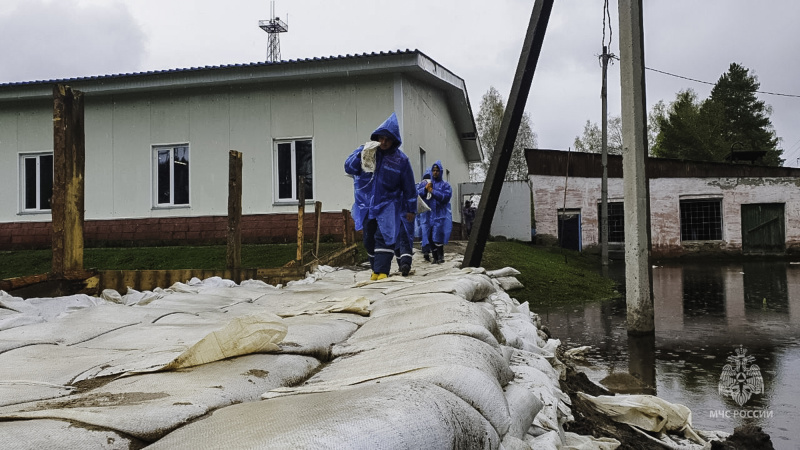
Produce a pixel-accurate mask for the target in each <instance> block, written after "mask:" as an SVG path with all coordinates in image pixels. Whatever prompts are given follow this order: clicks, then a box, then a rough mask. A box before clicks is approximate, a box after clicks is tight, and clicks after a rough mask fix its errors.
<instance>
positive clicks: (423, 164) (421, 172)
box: [419, 147, 428, 179]
mask: <svg viewBox="0 0 800 450" xmlns="http://www.w3.org/2000/svg"><path fill="white" fill-rule="evenodd" d="M427 169H428V167H427V163H426V162H425V150H424V149H423V148H422V147H420V148H419V177H420V179H422V176H423V175H425V171H426V170H427Z"/></svg>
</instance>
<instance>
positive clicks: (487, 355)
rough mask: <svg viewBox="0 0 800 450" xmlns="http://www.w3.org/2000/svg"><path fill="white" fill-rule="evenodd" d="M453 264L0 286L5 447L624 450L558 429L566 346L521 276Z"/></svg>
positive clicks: (418, 262) (565, 408) (0, 403)
mask: <svg viewBox="0 0 800 450" xmlns="http://www.w3.org/2000/svg"><path fill="white" fill-rule="evenodd" d="M459 262H460V256H458V255H451V254H449V255H447V263H446V264H443V265H430V264H426V263H425V262H423V260H422V258H421V257H420V255H415V259H414V265H413V273H412V274H411V275H410V276H409V277H400V276H392V277H389V278H387V279H384V280H380V281H369V275H370V272H369V271H368V270H364V271H357V270H355V271H354V270H350V269H338V268H333V267H329V266H319V267H317V269H316V270H315V271H314V272H313V273H309V274H308V275H307V276H306V278H304V279H302V280H298V281H292V282H289V283H287V284H286V285H285V286H284V285H277V286H272V285H268V284H266V283H264V282H263V281H254V280H247V281H243V282H241V283H239V284H237V283H235V282H233V281H231V280H226V279H222V278H218V277H212V278H208V279H205V280H199V279H197V278H194V279H192V280H189V281H188V282H186V283H175V284H173V285H172V286H170V287H169V288H165V289H161V288H156V289H154V290H153V291H144V292H140V291H135V290H133V289H128V290H127V292H126V293H125V294H124V295H123V294H121V293H120V292H117V291H115V290H106V291H104V292H103V294H102V295H101V296H100V297H88V296H84V295H78V296H70V297H60V298H41V299H29V300H22V299H19V298H15V297H12V296H9V295H8V294H6V293H4V292H1V291H0V435H3V436H9V439H10V441H9V442H13V447H14V448H20V449H37V450H38V449H40V448H43V447H49V446H52V445H55V444H56V443H58V444H59V445H60V444H67V446H70V447H80V448H88V449H91V448H136V447H141V446H147V448H153V449H158V448H169V449H176V448H187V449H188V448H191V449H202V448H209V449H212V448H364V449H374V448H389V449H418V448H447V449H451V448H464V449H477V448H486V449H497V448H504V449H530V448H557V447H558V446H560V445H563V444H565V443H568V442H572V443H575V442H582V443H583V444H581V445H589V446H594V447H595V448H614V446H615V445H619V443H616V442H615V441H614V440H613V439H611V440H609V439H605V440H598V439H595V438H592V437H590V436H577V435H572V434H571V433H565V432H564V430H563V424H564V423H565V422H567V421H569V420H572V417H571V411H570V399H569V397H568V396H567V395H566V394H564V393H563V392H561V390H560V388H559V380H560V379H562V378H563V377H564V366H563V364H562V363H561V362H560V361H559V360H558V358H557V357H556V356H555V350H556V348H557V347H558V346H559V344H560V342H559V341H558V340H554V339H548V338H547V337H546V336H545V335H544V333H542V332H541V331H540V330H539V328H540V323H539V319H538V316H536V315H535V314H532V313H531V312H530V311H529V310H528V306H527V305H526V304H522V305H520V304H519V302H517V301H516V300H515V299H514V298H512V297H511V296H510V295H509V294H508V293H507V292H506V290H504V288H503V286H516V284H515V283H514V282H515V281H516V279H515V278H514V276H515V275H517V274H518V272H516V271H515V270H514V269H512V268H506V269H503V270H500V271H493V272H487V271H485V270H483V269H480V268H478V269H473V268H465V269H459V268H458V266H459ZM517 283H518V282H517ZM37 430H46V434H41V433H38V432H37Z"/></svg>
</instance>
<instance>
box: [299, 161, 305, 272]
mask: <svg viewBox="0 0 800 450" xmlns="http://www.w3.org/2000/svg"><path fill="white" fill-rule="evenodd" d="M297 197H298V202H299V203H298V205H297V262H299V263H300V265H301V266H302V265H303V216H304V215H305V212H306V177H304V176H302V175H301V176H299V177H297Z"/></svg>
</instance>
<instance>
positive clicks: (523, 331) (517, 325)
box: [498, 312, 546, 348]
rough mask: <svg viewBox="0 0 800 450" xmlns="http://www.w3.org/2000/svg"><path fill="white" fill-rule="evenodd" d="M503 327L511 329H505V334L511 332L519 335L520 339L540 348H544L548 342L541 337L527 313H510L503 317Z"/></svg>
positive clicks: (501, 319)
mask: <svg viewBox="0 0 800 450" xmlns="http://www.w3.org/2000/svg"><path fill="white" fill-rule="evenodd" d="M498 322H499V325H500V327H501V328H508V329H509V330H510V331H503V335H505V336H508V334H509V333H513V334H515V335H517V336H518V337H519V338H520V339H523V340H525V341H527V342H530V343H531V344H532V345H535V346H536V347H539V348H544V347H545V344H546V342H545V341H543V340H542V338H540V337H539V330H538V329H537V328H536V325H534V324H533V321H532V320H531V318H530V315H528V314H526V313H517V312H515V313H510V314H507V315H505V316H504V317H501V318H500V319H499V320H498Z"/></svg>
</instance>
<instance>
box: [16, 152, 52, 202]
mask: <svg viewBox="0 0 800 450" xmlns="http://www.w3.org/2000/svg"><path fill="white" fill-rule="evenodd" d="M19 163H20V197H21V198H20V200H21V202H20V203H21V204H20V206H21V208H20V209H21V210H22V212H38V211H50V201H51V197H52V196H53V152H42V153H29V154H23V155H20V161H19Z"/></svg>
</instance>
